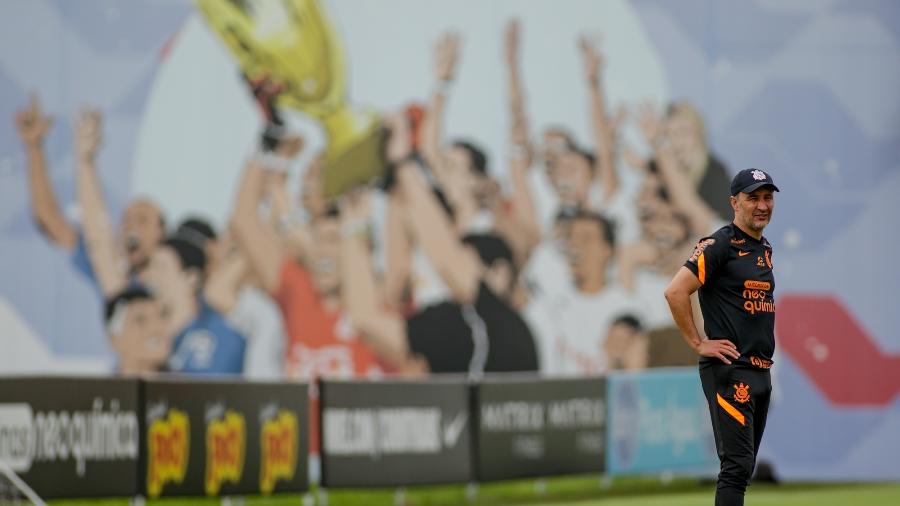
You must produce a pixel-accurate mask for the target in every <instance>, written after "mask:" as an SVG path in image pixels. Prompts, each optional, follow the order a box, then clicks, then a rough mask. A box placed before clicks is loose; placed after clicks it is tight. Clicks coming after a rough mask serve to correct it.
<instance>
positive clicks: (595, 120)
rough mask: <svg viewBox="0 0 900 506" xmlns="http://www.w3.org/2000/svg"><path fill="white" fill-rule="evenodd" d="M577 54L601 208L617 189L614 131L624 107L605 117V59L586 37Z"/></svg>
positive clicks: (619, 121)
mask: <svg viewBox="0 0 900 506" xmlns="http://www.w3.org/2000/svg"><path fill="white" fill-rule="evenodd" d="M581 53H582V57H583V59H584V73H585V77H586V78H587V88H588V97H589V100H590V110H591V126H592V128H593V134H594V145H595V149H596V158H595V160H594V174H595V177H597V178H599V180H600V182H601V184H602V185H603V195H602V200H601V202H600V203H599V204H600V206H601V207H605V206H606V205H607V204H609V201H610V199H611V198H612V197H613V195H615V194H616V192H617V191H618V189H619V177H618V174H617V172H616V166H615V158H616V152H615V149H616V130H617V129H618V126H619V124H620V123H621V122H622V121H623V119H624V115H625V113H624V109H621V110H619V111H618V112H617V113H616V116H615V117H614V118H611V117H609V114H608V112H607V108H606V99H605V97H604V90H603V70H604V69H603V65H604V63H605V62H604V61H603V55H602V54H601V53H600V51H599V50H598V49H597V48H596V47H595V46H594V45H593V44H592V43H591V42H590V40H588V38H587V37H582V38H581Z"/></svg>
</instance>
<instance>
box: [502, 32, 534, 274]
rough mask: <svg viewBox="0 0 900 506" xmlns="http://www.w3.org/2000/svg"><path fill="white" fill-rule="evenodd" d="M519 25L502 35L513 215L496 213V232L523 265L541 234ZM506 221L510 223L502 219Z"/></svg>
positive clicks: (518, 262) (517, 261) (519, 263)
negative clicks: (533, 184)
mask: <svg viewBox="0 0 900 506" xmlns="http://www.w3.org/2000/svg"><path fill="white" fill-rule="evenodd" d="M519 40H520V38H519V22H518V20H512V21H510V22H509V24H508V25H507V27H506V32H505V33H504V59H505V60H506V70H507V83H508V93H509V112H510V133H509V138H510V150H511V152H510V162H509V172H510V182H511V183H512V215H511V216H508V217H507V215H506V213H503V212H497V213H495V215H496V216H497V219H496V222H495V223H496V228H497V231H498V232H499V233H500V234H501V235H503V236H504V238H506V239H507V241H508V242H510V244H511V245H512V247H513V249H514V250H515V252H516V263H517V264H518V265H520V266H521V265H524V264H525V262H526V261H527V260H528V257H529V256H530V254H531V251H532V250H533V249H534V248H535V246H537V244H538V243H539V242H540V240H541V230H540V225H539V223H538V218H537V210H536V209H535V204H534V197H533V195H532V193H531V187H530V183H529V180H528V170H529V169H530V168H531V165H532V162H533V160H534V146H533V145H532V143H531V134H530V131H529V124H528V115H527V112H526V111H525V91H524V88H523V86H522V76H521V72H520V69H519V47H520V46H519ZM504 218H509V219H504Z"/></svg>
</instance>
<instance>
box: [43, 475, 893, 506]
mask: <svg viewBox="0 0 900 506" xmlns="http://www.w3.org/2000/svg"><path fill="white" fill-rule="evenodd" d="M713 488H714V486H713V485H712V484H710V483H701V482H698V481H697V480H694V479H676V480H673V481H671V482H669V483H665V484H664V483H662V482H661V481H660V480H659V479H656V478H617V479H615V480H606V481H603V480H601V479H600V478H598V477H565V478H553V479H548V480H543V481H542V482H536V481H535V480H521V481H514V482H503V483H492V484H484V485H480V486H478V487H477V489H474V490H473V488H472V487H469V489H468V493H467V488H466V487H464V486H461V485H448V486H436V487H419V488H411V489H408V490H405V491H403V492H401V493H400V496H401V497H402V502H403V504H406V505H407V506H451V505H454V506H455V505H465V506H506V505H520V504H521V505H528V506H594V505H599V506H644V505H646V506H689V505H690V506H693V505H709V504H712V502H713ZM304 499H305V500H304ZM397 499H398V492H397V491H396V490H385V489H379V490H333V491H328V493H327V502H326V501H323V500H319V501H318V504H320V505H322V504H327V505H328V506H350V505H365V506H380V505H384V506H396V505H397V504H398V501H397ZM220 503H221V500H219V499H203V498H199V499H177V498H176V499H163V500H154V501H147V502H146V505H147V506H157V505H158V506H213V505H218V504H220ZM50 504H51V505H52V506H124V505H126V504H128V501H127V500H124V499H103V500H78V501H75V500H60V501H51V502H50ZM232 504H233V505H234V504H241V503H240V502H232ZM243 504H244V506H288V505H293V506H299V505H304V504H305V505H313V504H316V501H315V500H314V496H313V494H307V496H306V497H304V496H301V495H284V496H274V497H248V498H245V499H244V500H243ZM746 504H747V505H748V506H754V505H759V506H766V505H772V506H774V505H778V506H781V505H784V506H848V505H849V506H868V505H873V506H876V505H877V506H894V505H900V483H889V484H790V485H770V484H759V485H753V486H752V487H751V488H750V492H749V493H748V496H747V502H746Z"/></svg>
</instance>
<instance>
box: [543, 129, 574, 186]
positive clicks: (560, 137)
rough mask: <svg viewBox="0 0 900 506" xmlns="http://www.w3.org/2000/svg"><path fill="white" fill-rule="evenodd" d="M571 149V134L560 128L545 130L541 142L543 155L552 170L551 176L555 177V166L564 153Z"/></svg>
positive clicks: (548, 167) (549, 169) (550, 170)
mask: <svg viewBox="0 0 900 506" xmlns="http://www.w3.org/2000/svg"><path fill="white" fill-rule="evenodd" d="M567 151H569V136H568V135H566V133H565V132H562V131H560V130H554V129H549V130H545V131H544V139H543V142H542V143H541V157H542V158H543V159H544V163H545V164H546V166H547V170H548V171H549V172H550V174H549V175H550V178H551V179H553V177H554V175H553V168H554V167H555V165H556V162H557V161H558V160H559V157H560V156H562V154H563V153H565V152H567Z"/></svg>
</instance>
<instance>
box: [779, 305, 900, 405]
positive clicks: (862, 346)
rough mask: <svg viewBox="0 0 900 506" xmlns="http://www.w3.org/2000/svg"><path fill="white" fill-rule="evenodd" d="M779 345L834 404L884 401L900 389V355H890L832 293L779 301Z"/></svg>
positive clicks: (868, 403)
mask: <svg viewBox="0 0 900 506" xmlns="http://www.w3.org/2000/svg"><path fill="white" fill-rule="evenodd" d="M776 310H777V315H778V316H777V318H776V319H775V321H776V325H775V329H776V332H777V335H778V346H779V348H780V349H781V350H783V351H785V352H787V354H788V355H790V357H791V360H793V361H794V362H796V363H797V365H798V366H799V367H800V369H802V370H803V372H804V373H805V374H806V376H807V377H809V379H810V380H811V381H812V382H813V383H815V385H816V386H817V387H818V388H819V390H821V391H822V393H823V394H824V395H825V396H826V397H827V398H828V400H829V401H831V402H832V403H833V404H840V405H847V406H884V405H885V404H888V403H890V402H891V400H892V399H893V398H894V396H896V395H897V393H898V392H900V356H895V355H886V354H885V353H883V352H882V351H881V349H880V348H879V347H878V344H877V343H876V342H875V341H874V340H873V339H872V338H871V337H870V336H869V334H868V333H867V332H866V331H865V330H864V329H863V328H862V327H861V326H860V325H859V323H857V321H856V319H855V318H854V317H853V315H852V314H850V313H849V312H848V311H847V309H846V308H845V307H844V305H843V304H841V303H840V302H839V301H837V300H835V299H834V298H833V297H831V296H817V295H786V296H782V297H779V299H778V302H777V308H776Z"/></svg>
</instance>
